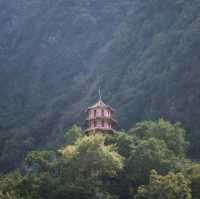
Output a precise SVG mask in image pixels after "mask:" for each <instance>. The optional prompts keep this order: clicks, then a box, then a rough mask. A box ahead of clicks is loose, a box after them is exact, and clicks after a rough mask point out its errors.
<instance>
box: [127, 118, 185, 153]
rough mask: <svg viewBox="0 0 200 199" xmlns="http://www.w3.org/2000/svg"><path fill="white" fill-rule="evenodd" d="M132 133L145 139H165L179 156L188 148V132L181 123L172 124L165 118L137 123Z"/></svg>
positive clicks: (168, 145)
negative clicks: (186, 137)
mask: <svg viewBox="0 0 200 199" xmlns="http://www.w3.org/2000/svg"><path fill="white" fill-rule="evenodd" d="M130 133H131V134H134V135H136V136H137V137H138V138H140V139H144V140H145V139H148V138H150V137H154V138H157V139H160V140H163V141H164V142H165V143H166V144H167V147H168V148H169V149H170V150H172V151H173V152H174V153H175V154H176V155H177V156H184V155H185V153H186V150H187V148H186V147H187V142H186V139H185V136H186V132H185V129H183V128H182V127H181V125H180V123H176V124H172V123H170V122H169V121H166V120H164V119H159V120H158V121H144V122H141V123H137V124H136V126H135V128H133V129H132V130H131V131H130Z"/></svg>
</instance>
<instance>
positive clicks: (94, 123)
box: [85, 94, 117, 134]
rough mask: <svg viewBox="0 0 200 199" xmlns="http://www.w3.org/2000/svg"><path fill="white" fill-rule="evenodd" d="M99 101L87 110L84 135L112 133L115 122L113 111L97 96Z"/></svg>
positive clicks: (115, 125)
mask: <svg viewBox="0 0 200 199" xmlns="http://www.w3.org/2000/svg"><path fill="white" fill-rule="evenodd" d="M99 96H100V97H99V101H98V102H97V103H96V104H94V105H93V106H90V107H88V108H87V110H86V112H87V118H86V122H85V124H86V130H85V133H86V134H91V133H109V134H112V133H114V131H115V129H116V127H117V121H116V120H115V119H114V114H115V111H114V109H113V108H112V107H111V106H109V105H106V104H105V103H104V102H103V101H102V99H101V95H100V94H99Z"/></svg>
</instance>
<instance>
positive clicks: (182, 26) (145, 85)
mask: <svg viewBox="0 0 200 199" xmlns="http://www.w3.org/2000/svg"><path fill="white" fill-rule="evenodd" d="M199 11H200V1H199V0H191V1H188V0H173V1H172V0H165V1H161V0H149V1H144V0H123V1H122V0H109V1H107V0H101V1H100V0H99V1H98V0H67V1H66V0H56V1H55V0H29V1H27V0H15V1H12V0H6V1H5V0H2V1H0V28H1V31H0V74H1V75H0V91H1V96H0V171H1V172H6V171H10V170H12V169H15V168H17V167H18V168H19V167H22V165H21V163H22V161H23V159H24V158H25V157H26V155H27V153H28V152H29V151H32V150H36V149H38V150H40V149H45V150H54V149H57V148H59V147H60V145H62V144H63V143H64V140H63V135H64V133H65V132H66V131H67V129H68V128H69V127H70V126H72V124H74V123H78V124H79V125H81V126H82V124H83V121H84V110H85V108H86V107H87V106H88V105H90V104H92V103H93V102H95V101H96V99H97V94H98V88H99V87H101V88H102V91H103V98H104V100H105V101H106V102H107V103H109V104H111V105H112V106H113V107H114V108H115V109H116V111H117V115H118V120H119V122H120V127H119V128H120V129H125V131H126V130H128V129H131V128H133V127H134V126H135V124H136V123H137V122H139V121H142V120H155V119H158V118H160V117H162V118H165V119H167V120H169V121H171V122H176V121H180V122H181V123H182V125H183V127H184V128H185V129H186V130H187V138H188V140H189V142H190V144H189V151H188V154H189V155H190V157H191V158H192V159H193V160H197V159H200V108H199V107H200V89H199V85H200V68H199V63H200V56H199V52H200V12H199Z"/></svg>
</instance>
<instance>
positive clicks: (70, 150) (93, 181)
mask: <svg viewBox="0 0 200 199" xmlns="http://www.w3.org/2000/svg"><path fill="white" fill-rule="evenodd" d="M68 132H70V133H69V136H68V137H65V138H66V139H69V141H68V140H66V144H65V145H64V146H62V147H61V148H60V149H59V150H57V151H53V150H45V151H44V150H41V151H32V152H30V153H29V154H28V155H27V157H26V158H25V160H24V163H23V166H22V168H21V170H19V171H15V172H11V173H8V174H4V175H1V176H0V192H1V195H2V197H4V198H5V199H10V198H9V197H11V199H12V198H13V199H55V198H59V199H66V198H68V199H79V198H82V199H101V198H105V199H130V198H137V199H140V198H141V199H145V198H147V199H151V198H152V199H156V198H158V199H162V198H163V199H167V198H169V199H173V198H180V199H191V194H192V198H194V199H199V193H200V192H199V186H200V178H199V175H200V169H199V168H200V166H199V163H197V162H193V161H191V160H190V159H187V158H186V151H185V150H186V149H185V148H184V147H185V145H186V143H187V142H186V140H185V134H184V132H185V131H184V129H182V127H180V126H179V124H172V123H170V122H168V121H165V120H156V121H145V122H141V123H138V124H137V125H136V126H135V127H134V128H133V129H131V130H130V131H129V132H128V133H126V132H116V133H114V134H113V135H107V134H101V133H97V134H94V135H89V136H87V135H83V134H82V133H81V131H80V128H79V127H78V126H73V127H72V128H71V129H70V130H69V131H68ZM175 132H177V133H178V134H179V135H177V136H175ZM73 133H74V134H75V135H73ZM174 136H175V138H174ZM173 139H175V140H177V148H178V149H177V150H176V149H174V148H173V147H174V145H173V142H170V140H173ZM152 170H153V171H152ZM155 170H156V171H155ZM151 171H152V172H151ZM4 198H3V199H4Z"/></svg>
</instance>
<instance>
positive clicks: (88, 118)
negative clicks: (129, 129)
mask: <svg viewBox="0 0 200 199" xmlns="http://www.w3.org/2000/svg"><path fill="white" fill-rule="evenodd" d="M97 119H105V120H112V121H113V122H115V123H117V120H116V119H115V118H114V117H112V116H101V115H97V116H92V117H91V116H90V117H87V118H86V121H90V120H97Z"/></svg>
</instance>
